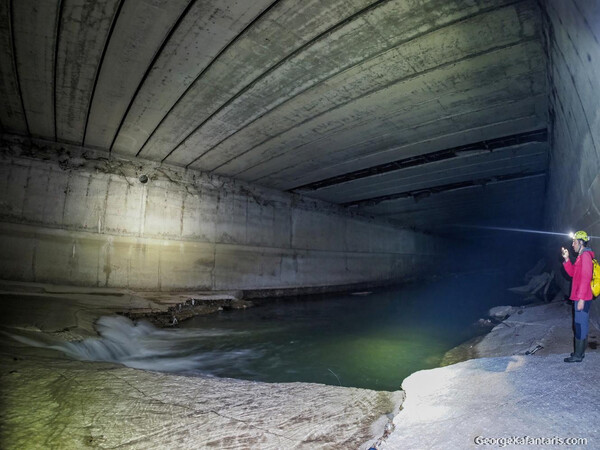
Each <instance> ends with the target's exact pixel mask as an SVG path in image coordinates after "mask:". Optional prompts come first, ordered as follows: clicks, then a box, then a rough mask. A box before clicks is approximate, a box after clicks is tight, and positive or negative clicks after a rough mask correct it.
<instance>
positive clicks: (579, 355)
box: [564, 339, 587, 363]
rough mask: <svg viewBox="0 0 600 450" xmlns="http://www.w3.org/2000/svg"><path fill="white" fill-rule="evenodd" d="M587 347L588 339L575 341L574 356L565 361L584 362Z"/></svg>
mask: <svg viewBox="0 0 600 450" xmlns="http://www.w3.org/2000/svg"><path fill="white" fill-rule="evenodd" d="M586 345H587V339H575V352H573V356H569V357H568V358H565V359H564V361H565V362H568V363H572V362H581V361H583V358H584V357H585V347H586Z"/></svg>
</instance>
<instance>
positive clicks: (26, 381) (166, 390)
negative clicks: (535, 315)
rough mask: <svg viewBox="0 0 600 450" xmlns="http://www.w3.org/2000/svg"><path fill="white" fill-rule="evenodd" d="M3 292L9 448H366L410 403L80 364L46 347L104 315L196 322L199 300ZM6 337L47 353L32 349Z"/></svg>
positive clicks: (355, 392) (363, 393)
mask: <svg viewBox="0 0 600 450" xmlns="http://www.w3.org/2000/svg"><path fill="white" fill-rule="evenodd" d="M75 291H77V290H75ZM0 295H2V302H0V307H1V309H2V311H0V312H2V314H0V330H1V331H2V333H1V334H0V404H1V405H2V415H1V416H0V443H1V444H2V445H1V447H2V448H6V449H23V448H61V449H71V448H72V449H80V448H116V447H119V448H136V449H137V448H139V449H150V448H157V449H158V448H160V449H163V448H181V449H185V448H190V449H192V448H193V449H197V448H219V449H225V448H227V449H247V448H261V449H276V448H277V449H280V448H286V449H287V448H307V449H308V448H331V449H337V448H367V447H368V445H369V443H371V442H373V441H374V440H375V439H376V438H377V437H378V436H381V435H382V434H383V433H384V431H385V426H386V424H388V423H389V418H390V417H393V415H394V414H395V413H397V411H398V409H399V406H400V404H401V402H402V400H403V393H402V392H401V391H398V392H377V391H372V390H367V389H355V388H345V387H336V386H325V385H319V384H308V383H286V384H283V383H277V384H270V383H259V382H251V381H241V380H234V379H225V378H214V377H191V376H190V377H188V376H180V375H173V374H166V373H159V372H151V371H143V370H136V369H132V368H127V367H123V366H121V365H119V364H113V363H101V362H81V361H75V360H73V359H70V358H68V357H67V356H65V355H64V354H63V353H60V352H58V351H55V350H52V349H51V348H48V346H51V345H52V344H53V343H57V342H64V341H74V340H81V339H83V338H86V337H90V336H95V330H94V325H93V324H94V321H95V320H96V319H97V318H98V317H99V316H100V315H105V314H114V313H116V312H118V311H121V312H122V311H123V310H124V309H127V310H129V311H130V314H132V313H139V314H140V315H143V314H148V315H153V314H154V315H156V316H158V317H160V316H161V314H164V313H168V314H173V312H175V313H176V314H178V313H183V314H195V313H197V312H198V310H197V309H196V307H198V305H196V304H195V303H196V301H195V300H194V302H193V304H192V301H191V300H192V299H191V298H187V300H185V301H184V302H183V303H184V304H183V305H182V306H181V308H180V307H179V306H178V305H179V304H180V303H181V301H179V297H172V298H171V299H170V300H168V301H167V300H164V299H162V301H161V299H158V300H157V299H149V298H142V297H140V296H136V295H132V294H128V293H122V292H114V293H112V292H111V293H109V295H102V294H101V293H100V292H90V291H89V290H86V291H85V292H84V291H77V292H73V291H70V290H67V291H61V290H56V289H55V290H53V291H52V292H48V289H47V288H45V287H37V288H36V289H34V291H33V292H32V291H27V290H26V289H15V288H14V286H11V287H10V289H9V290H6V289H5V291H4V292H3V293H1V294H0ZM188 300H189V303H188ZM210 302H212V303H209V304H207V305H206V306H207V308H217V309H218V308H222V307H232V308H233V307H244V306H247V304H245V303H244V302H240V301H239V300H236V299H235V298H214V299H212V300H210ZM170 308H174V310H171V309H170ZM7 333H8V334H15V333H16V334H19V335H21V336H25V337H27V338H30V339H35V340H36V341H38V342H44V343H45V344H46V347H45V348H36V347H31V346H28V345H25V344H22V343H21V342H18V341H16V340H14V339H12V338H11V337H10V336H9V335H8V334H7Z"/></svg>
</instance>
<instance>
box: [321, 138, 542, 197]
mask: <svg viewBox="0 0 600 450" xmlns="http://www.w3.org/2000/svg"><path fill="white" fill-rule="evenodd" d="M547 165H548V161H547V145H546V144H545V143H531V144H525V145H523V146H519V147H507V148H504V149H500V150H495V151H493V152H488V151H485V150H481V151H478V152H474V154H470V155H469V154H467V155H461V156H457V157H455V158H451V159H447V160H443V161H437V162H432V163H430V164H422V165H419V166H415V167H409V168H406V169H402V170H398V171H393V172H388V173H385V174H381V175H377V176H370V177H365V178H361V179H358V180H354V181H349V182H347V183H339V184H335V185H333V186H329V187H326V188H324V189H320V190H318V191H316V192H314V193H312V194H311V196H313V197H317V198H320V199H322V200H326V201H329V202H332V203H348V202H355V201H358V200H363V199H369V198H374V197H380V196H384V195H390V194H394V193H397V192H407V191H418V190H422V189H427V188H428V187H431V186H440V185H446V184H453V183H459V182H462V181H468V180H473V179H480V178H488V177H490V178H493V177H495V176H499V175H503V174H507V173H513V174H516V173H523V174H526V173H533V172H543V171H544V170H545V169H546V167H547Z"/></svg>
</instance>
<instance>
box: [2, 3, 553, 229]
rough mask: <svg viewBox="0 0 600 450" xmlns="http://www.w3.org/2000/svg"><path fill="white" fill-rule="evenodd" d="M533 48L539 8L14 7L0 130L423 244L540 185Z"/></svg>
mask: <svg viewBox="0 0 600 450" xmlns="http://www.w3.org/2000/svg"><path fill="white" fill-rule="evenodd" d="M542 34H543V33H542V14H541V11H540V6H539V3H538V2H537V1H536V0H423V1H419V2H416V1H412V0H306V1H302V2H300V1H297V0H257V1H252V2H248V1H242V0H105V1H102V2H98V1H92V0H62V1H61V0H45V1H43V2H42V1H34V0H18V1H17V0H6V1H4V2H2V3H1V4H0V44H1V45H2V50H1V51H0V95H1V96H2V97H1V98H2V102H1V104H0V126H1V127H2V131H3V132H4V133H7V134H18V135H30V136H34V137H37V138H42V139H46V140H49V141H55V142H59V143H61V142H64V143H72V144H76V145H82V146H85V147H92V148H100V149H103V150H106V151H108V152H110V153H111V154H112V155H115V156H119V157H125V158H135V157H141V158H145V159H150V160H154V161H157V162H164V163H168V164H174V165H180V166H183V167H190V168H194V169H199V170H203V171H208V172H212V173H216V174H219V175H225V176H229V177H233V178H238V179H241V180H245V181H249V182H254V183H258V184H261V185H264V186H268V187H271V188H275V189H280V190H291V191H293V190H295V189H298V188H300V189H299V190H298V192H302V193H303V194H305V195H311V196H314V197H317V198H320V199H324V200H327V201H331V202H334V203H339V204H341V205H354V206H353V207H354V208H355V209H359V210H361V211H362V212H364V213H367V214H384V215H385V216H386V217H388V218H392V219H393V220H397V221H398V222H400V223H408V222H411V223H419V224H421V225H423V224H425V225H423V226H425V227H427V225H426V222H427V220H435V214H436V212H435V208H433V209H431V211H429V212H423V211H419V212H417V211H413V209H411V208H412V206H414V205H413V203H414V202H415V201H416V200H415V199H418V200H419V203H420V206H423V205H426V204H427V202H430V201H432V200H433V199H434V198H435V197H442V198H446V197H448V196H449V195H450V194H449V193H450V192H455V191H457V190H461V189H466V190H469V189H474V187H473V184H477V183H488V184H489V183H505V184H506V183H508V184H510V185H511V186H515V188H514V189H512V190H506V192H505V193H506V195H513V194H515V195H516V192H518V191H519V189H525V188H526V186H527V182H525V181H523V182H522V183H521V182H520V181H519V180H520V179H523V180H528V179H529V178H530V177H532V176H534V177H537V178H536V180H538V179H539V180H542V181H540V182H541V183H542V185H543V180H544V173H545V171H546V166H547V151H548V142H547V137H546V136H547V135H546V134H544V133H545V131H544V130H545V129H546V127H547V122H548V118H547V115H548V114H547V96H548V92H547V88H546V66H547V56H546V53H545V51H544V41H543V36H542ZM532 132H534V133H538V134H536V136H538V137H537V138H536V139H535V140H533V141H532V140H531V139H529V137H530V133H532ZM528 136H529V137H528ZM540 136H543V138H539V137H540ZM509 138H510V139H509ZM538 138H539V139H538ZM515 139H516V141H515ZM504 141H506V143H505V144H502V142H504ZM498 142H500V144H498ZM488 145H492V146H493V148H488V147H486V146H488ZM497 145H500V147H498V146H497ZM460 146H475V147H477V146H479V147H477V148H476V151H475V152H474V153H473V152H472V153H470V154H467V153H464V148H463V149H459V150H458V151H459V153H460V154H459V153H457V154H456V155H455V156H456V157H452V158H450V159H447V160H444V161H441V160H439V159H438V156H437V155H438V153H439V152H440V151H441V152H444V151H446V150H451V149H454V148H458V147H460ZM452 151H454V150H452ZM412 157H415V158H417V157H418V158H421V157H422V158H423V160H422V161H421V162H419V164H418V166H414V167H404V166H402V167H400V166H399V168H398V169H397V170H396V169H395V170H393V171H385V173H383V172H379V171H378V170H379V169H378V168H379V167H380V166H385V165H386V164H395V162H397V161H405V160H407V159H409V158H412ZM369 170H371V171H372V173H371V172H368V171H369ZM386 170H387V169H386ZM364 171H367V172H368V173H367V172H364ZM363 172H364V173H367V175H364V176H363V175H360V177H358V178H356V177H355V175H354V174H356V173H363ZM327 180H335V181H334V182H328V183H329V184H326V186H325V187H323V186H321V187H319V188H312V187H311V186H312V185H319V183H321V182H324V181H327ZM502 180H504V181H502ZM306 186H308V188H306ZM503 186H504V184H503ZM536 186H537V185H536ZM492 192H495V191H494V190H493V189H488V190H485V191H482V192H481V193H480V195H483V196H487V195H488V194H489V195H491V196H492V197H493V195H492ZM535 192H537V191H535ZM494 195H495V194H494ZM423 196H429V197H428V198H427V199H424V197H423ZM404 197H406V198H404ZM492 197H490V198H492ZM382 198H385V199H387V200H386V201H384V202H383V203H385V204H386V205H390V204H393V205H395V206H394V211H393V214H391V215H389V214H387V213H386V212H384V211H383V210H382V209H381V208H380V207H373V206H372V205H370V206H365V205H369V201H370V200H373V201H374V202H375V203H378V202H379V203H380V200H381V199H382ZM448 198H450V197H448ZM493 198H495V197H493ZM424 200H427V202H425V203H422V202H423V201H424ZM363 201H364V202H365V203H364V204H362V203H360V202H363ZM411 201H412V202H413V203H410V202H411ZM357 202H358V203H357ZM469 202H470V201H468V202H458V201H457V202H456V203H455V206H454V207H453V208H451V209H448V208H446V207H445V208H443V211H442V209H440V210H439V211H438V213H439V215H438V218H440V219H442V218H444V219H443V220H446V218H447V215H452V214H456V217H458V216H461V217H462V216H463V215H465V216H469V215H470V216H471V218H472V219H473V220H476V219H477V217H480V218H482V217H483V216H482V214H483V211H481V209H480V208H472V205H471V203H469ZM432 204H434V203H432ZM469 211H470V212H469ZM488 213H489V212H485V214H488ZM403 215H405V219H406V220H403V219H402V217H403ZM410 217H417V218H418V220H417V219H414V220H413V219H410V220H408V218H410Z"/></svg>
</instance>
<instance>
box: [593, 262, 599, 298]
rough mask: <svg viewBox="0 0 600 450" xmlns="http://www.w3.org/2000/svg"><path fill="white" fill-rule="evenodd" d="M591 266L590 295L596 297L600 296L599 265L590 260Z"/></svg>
mask: <svg viewBox="0 0 600 450" xmlns="http://www.w3.org/2000/svg"><path fill="white" fill-rule="evenodd" d="M592 264H593V271H592V282H591V285H592V294H594V297H598V295H600V264H598V261H597V260H596V259H592Z"/></svg>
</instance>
